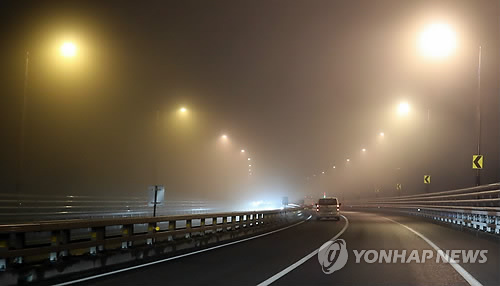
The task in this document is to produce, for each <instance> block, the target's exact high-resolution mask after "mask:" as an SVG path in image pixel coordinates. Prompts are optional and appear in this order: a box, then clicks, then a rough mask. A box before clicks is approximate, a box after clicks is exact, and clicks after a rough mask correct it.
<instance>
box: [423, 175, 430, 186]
mask: <svg viewBox="0 0 500 286" xmlns="http://www.w3.org/2000/svg"><path fill="white" fill-rule="evenodd" d="M430 183H431V175H424V184H430Z"/></svg>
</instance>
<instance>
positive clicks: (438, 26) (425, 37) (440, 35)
mask: <svg viewBox="0 0 500 286" xmlns="http://www.w3.org/2000/svg"><path fill="white" fill-rule="evenodd" d="M455 47H456V37H455V33H454V32H453V31H452V29H451V28H450V27H449V26H448V25H446V24H442V23H435V24H432V25H429V26H428V27H427V28H426V29H425V30H424V32H423V33H422V34H421V37H420V48H421V50H422V52H423V54H424V55H425V56H427V57H431V58H435V59H436V58H444V57H447V56H449V55H450V54H451V52H453V50H454V49H455ZM427 120H428V121H429V112H428V114H427ZM476 122H477V123H476V124H477V127H476V128H477V143H476V148H477V149H476V150H477V154H478V155H480V154H481V45H479V48H478V65H477V103H476ZM479 185H481V170H480V169H477V170H476V186H479Z"/></svg>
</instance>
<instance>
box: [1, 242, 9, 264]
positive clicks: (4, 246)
mask: <svg viewBox="0 0 500 286" xmlns="http://www.w3.org/2000/svg"><path fill="white" fill-rule="evenodd" d="M7 250H9V244H8V237H7V235H0V257H4V256H3V254H4V253H5V252H7ZM6 269H7V260H6V259H5V258H0V272H1V271H5V270H6Z"/></svg>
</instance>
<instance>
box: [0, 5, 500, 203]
mask: <svg viewBox="0 0 500 286" xmlns="http://www.w3.org/2000/svg"><path fill="white" fill-rule="evenodd" d="M0 11H1V12H0V14H1V15H0V16H1V19H2V20H1V21H2V23H1V26H0V33H1V36H2V49H1V50H2V52H1V63H2V65H1V67H0V69H1V78H0V91H1V97H0V98H1V99H0V106H1V114H0V116H1V117H0V120H1V125H0V128H1V129H0V132H1V138H2V148H1V158H2V159H1V161H0V162H1V170H2V171H1V174H0V187H1V192H2V193H15V192H16V190H15V182H16V180H15V178H16V166H17V165H16V164H17V160H18V148H19V132H20V131H19V130H20V126H21V123H20V122H21V121H20V119H21V109H22V94H23V93H22V92H23V73H24V57H25V51H26V50H29V51H30V70H29V74H30V76H29V88H28V105H27V117H26V119H27V120H26V136H25V142H26V143H25V149H24V166H25V168H24V172H23V184H22V192H23V193H46V194H68V195H70V194H90V195H101V194H107V195H120V194H127V195H130V194H133V195H144V194H145V192H146V189H147V186H148V185H151V184H154V183H155V182H157V183H160V184H164V185H165V186H166V189H167V196H172V197H180V198H211V199H219V198H222V197H238V196H249V197H250V196H252V195H255V196H257V197H258V195H259V194H262V195H276V196H282V195H289V196H291V197H299V196H302V195H306V194H309V195H318V193H322V192H323V191H326V192H327V193H329V194H330V195H340V194H343V195H346V196H349V194H351V195H352V194H354V193H358V194H359V193H361V194H364V193H366V194H372V192H373V188H374V187H381V188H382V189H383V190H384V191H383V192H384V193H385V194H387V195H394V192H392V189H393V185H394V184H395V183H396V182H402V183H403V186H404V191H405V192H408V193H417V192H422V191H423V188H424V185H423V184H422V180H423V177H422V176H423V175H424V174H431V175H432V185H431V188H432V191H438V190H448V189H452V188H459V187H468V186H473V185H474V175H475V173H474V172H473V171H472V169H471V164H472V163H471V156H472V154H475V153H476V151H475V148H476V147H475V146H476V145H475V144H476V134H477V133H476V132H477V130H476V129H475V126H476V125H475V124H476V123H475V118H476V117H475V108H476V100H477V97H476V87H477V50H478V46H479V45H482V55H483V59H482V70H481V73H482V75H481V76H482V83H481V84H482V86H481V90H482V105H481V107H482V116H483V123H482V132H483V136H482V139H481V140H482V147H481V148H482V150H483V151H482V154H484V155H485V167H486V169H485V170H483V171H482V182H483V183H492V182H498V181H500V154H499V148H500V140H499V134H500V126H499V123H500V118H499V111H500V102H499V97H500V96H499V95H500V78H499V76H500V58H499V56H500V53H499V51H500V4H499V1H493V0H492V1H486V0H481V1H465V0H464V1H456V0H453V1H409V0H408V1H400V0H381V1H379V0H377V1H334V0H330V1H319V0H314V1H291V0H290V1H141V2H139V1H134V2H132V1H81V2H78V1H2V3H1V4H0ZM433 21H443V22H447V23H449V24H450V25H451V26H452V27H453V28H454V29H455V30H456V33H457V38H458V44H457V49H456V51H455V52H454V53H453V54H452V55H451V56H450V57H449V58H447V59H444V60H440V61H431V60H427V59H424V58H423V57H422V56H421V55H420V53H419V51H418V50H417V44H416V40H417V38H418V36H419V33H420V31H421V30H422V28H423V27H424V26H425V24H426V23H430V22H433ZM66 38H70V39H73V40H74V41H76V42H77V45H78V49H79V50H78V55H77V58H76V59H75V60H74V62H73V63H67V62H64V61H63V60H62V59H60V58H59V57H58V56H57V55H55V54H56V53H57V50H55V48H54V47H56V46H57V45H58V44H59V43H60V42H61V40H63V39H66ZM54 51H55V52H54ZM400 101H408V102H409V104H410V105H411V113H410V117H409V118H407V119H401V118H399V117H397V115H396V113H395V107H396V105H397V104H398V103H399V102H400ZM181 106H186V107H187V108H188V109H189V118H186V119H185V120H184V119H180V118H178V116H177V115H176V114H175V112H176V110H177V109H178V108H180V107H181ZM428 107H429V108H430V118H431V119H430V127H426V116H427V108H428ZM157 111H159V112H160V126H159V127H157V125H156V113H157ZM380 131H383V132H385V134H386V136H385V138H384V142H379V141H380V140H379V138H377V134H378V133H379V132H380ZM426 132H428V133H426ZM223 133H226V134H227V135H228V136H229V138H230V141H231V144H230V145H228V146H221V143H220V142H218V139H219V136H220V135H221V134H223ZM425 134H428V136H429V137H428V140H429V142H431V144H430V146H428V147H426V146H427V145H426V143H425V142H426V141H425V140H427V139H426V137H425V136H426V135H425ZM241 148H244V149H246V150H248V151H249V152H250V156H251V157H252V159H253V160H252V164H253V165H254V166H253V167H252V169H253V170H254V173H255V174H254V176H253V177H252V178H249V177H248V175H247V173H248V172H247V171H248V170H247V168H248V167H247V163H248V162H246V161H245V158H244V156H242V154H240V153H239V150H240V149H241ZM361 148H367V150H368V151H367V153H366V154H361V153H360V150H361ZM157 150H158V151H157ZM346 158H351V162H350V165H346V163H345V159H346ZM429 162H430V163H429ZM157 164H158V165H159V167H158V168H155V166H156V165H157ZM333 165H336V166H337V168H336V169H335V170H333V169H332V166H333ZM397 168H400V169H399V170H397ZM155 170H157V171H155ZM321 171H326V174H325V175H320V174H321ZM334 171H336V172H334ZM156 172H157V173H158V176H156V175H155V173H156ZM313 174H316V175H317V176H316V177H312V176H313ZM322 176H323V177H322ZM307 177H310V180H309V181H307V179H306V178H307Z"/></svg>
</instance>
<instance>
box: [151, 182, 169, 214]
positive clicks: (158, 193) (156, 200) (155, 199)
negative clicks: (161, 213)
mask: <svg viewBox="0 0 500 286" xmlns="http://www.w3.org/2000/svg"><path fill="white" fill-rule="evenodd" d="M148 190H149V200H148V205H149V206H150V207H151V206H152V207H153V217H155V216H156V206H157V205H163V200H164V198H165V187H164V186H162V185H155V186H149V188H148Z"/></svg>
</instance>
